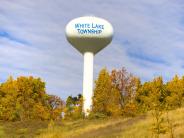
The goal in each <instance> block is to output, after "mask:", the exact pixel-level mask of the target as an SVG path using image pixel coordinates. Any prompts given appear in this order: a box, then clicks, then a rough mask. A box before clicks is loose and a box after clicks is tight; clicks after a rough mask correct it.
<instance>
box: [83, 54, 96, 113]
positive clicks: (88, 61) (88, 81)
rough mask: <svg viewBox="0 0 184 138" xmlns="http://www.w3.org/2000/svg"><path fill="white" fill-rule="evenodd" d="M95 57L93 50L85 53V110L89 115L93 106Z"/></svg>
mask: <svg viewBox="0 0 184 138" xmlns="http://www.w3.org/2000/svg"><path fill="white" fill-rule="evenodd" d="M93 59H94V54H93V53H92V52H85V53H84V74H83V100H84V101H83V112H84V114H85V116H88V114H89V111H91V108H92V107H91V106H92V96H93Z"/></svg>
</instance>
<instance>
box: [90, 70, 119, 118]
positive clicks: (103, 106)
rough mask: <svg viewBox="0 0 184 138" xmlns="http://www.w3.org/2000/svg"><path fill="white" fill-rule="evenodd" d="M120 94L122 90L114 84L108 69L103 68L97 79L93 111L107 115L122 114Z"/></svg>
mask: <svg viewBox="0 0 184 138" xmlns="http://www.w3.org/2000/svg"><path fill="white" fill-rule="evenodd" d="M120 96H121V95H120V91H119V90H118V89H117V88H116V87H114V86H113V85H112V81H111V77H110V75H109V73H108V71H107V70H106V69H102V70H101V71H100V73H99V76H98V79H97V80H96V81H95V89H94V96H93V107H92V112H93V113H102V114H104V115H107V116H110V115H119V114H121V106H120Z"/></svg>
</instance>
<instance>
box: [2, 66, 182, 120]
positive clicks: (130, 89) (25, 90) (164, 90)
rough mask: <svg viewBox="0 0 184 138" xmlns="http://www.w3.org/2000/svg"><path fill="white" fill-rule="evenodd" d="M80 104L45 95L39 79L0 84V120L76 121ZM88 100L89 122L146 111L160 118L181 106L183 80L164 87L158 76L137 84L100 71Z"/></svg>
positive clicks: (118, 73) (124, 75)
mask: <svg viewBox="0 0 184 138" xmlns="http://www.w3.org/2000/svg"><path fill="white" fill-rule="evenodd" d="M83 100H85V99H83V97H82V95H81V94H79V95H77V96H69V97H68V98H67V99H66V101H63V100H62V99H61V98H60V97H58V96H55V95H49V94H47V93H46V89H45V82H43V81H42V80H41V79H40V78H34V77H24V76H20V77H18V78H17V79H13V78H12V77H9V78H8V79H7V80H6V81H5V82H4V83H1V84H0V120H5V121H24V120H29V119H41V120H51V119H52V120H57V119H79V118H83V117H84V115H83V112H82V105H83ZM92 100H93V106H92V110H91V111H90V113H89V118H103V117H117V116H135V115H137V114H140V113H145V112H148V111H150V110H152V111H155V112H154V113H155V115H160V113H161V112H162V111H163V110H172V109H176V108H180V107H182V106H183V105H184V76H183V77H178V76H177V75H175V76H174V77H173V78H172V79H171V80H170V81H168V82H165V83H164V82H163V78H162V77H161V76H159V77H155V78H154V79H153V80H150V81H147V82H141V80H140V79H139V78H138V77H136V76H134V75H132V74H131V73H129V72H128V71H127V70H126V69H125V68H122V69H119V70H112V71H111V72H109V71H108V70H107V69H106V68H104V69H102V70H101V71H100V72H99V75H98V78H97V79H96V81H95V87H94V95H93V99H92Z"/></svg>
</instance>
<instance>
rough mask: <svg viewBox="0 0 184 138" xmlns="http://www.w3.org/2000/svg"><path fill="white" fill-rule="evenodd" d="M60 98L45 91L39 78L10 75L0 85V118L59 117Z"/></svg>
mask: <svg viewBox="0 0 184 138" xmlns="http://www.w3.org/2000/svg"><path fill="white" fill-rule="evenodd" d="M51 97H52V98H51ZM60 102H61V99H60V98H59V97H57V98H56V97H55V96H49V95H48V94H46V92H45V82H43V81H42V80H41V79H40V78H33V77H31V76H30V77H23V76H21V77H18V78H17V79H16V80H14V79H13V78H12V77H11V76H10V77H9V78H8V80H7V81H6V82H4V83H2V84H1V85H0V120H9V121H17V120H20V121H24V120H29V119H41V120H49V119H51V118H52V119H56V118H58V117H61V110H62V109H61V105H60V104H61V103H60Z"/></svg>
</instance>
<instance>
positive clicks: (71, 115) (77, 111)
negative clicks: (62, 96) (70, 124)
mask: <svg viewBox="0 0 184 138" xmlns="http://www.w3.org/2000/svg"><path fill="white" fill-rule="evenodd" d="M82 107H83V97H82V95H81V94H78V96H76V97H72V96H69V97H68V98H67V100H66V106H65V109H64V112H65V117H64V118H65V119H79V118H82V117H83V113H82Z"/></svg>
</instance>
